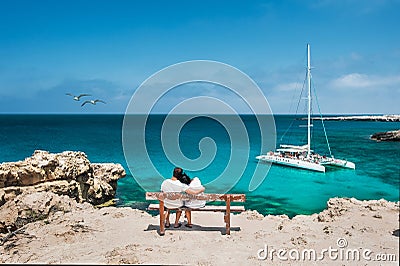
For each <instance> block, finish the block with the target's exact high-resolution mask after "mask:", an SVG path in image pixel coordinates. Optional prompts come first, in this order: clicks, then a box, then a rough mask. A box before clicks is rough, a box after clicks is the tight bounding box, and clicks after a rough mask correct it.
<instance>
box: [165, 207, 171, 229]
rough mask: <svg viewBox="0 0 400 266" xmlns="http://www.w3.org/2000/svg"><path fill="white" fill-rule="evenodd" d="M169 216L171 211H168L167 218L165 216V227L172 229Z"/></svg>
mask: <svg viewBox="0 0 400 266" xmlns="http://www.w3.org/2000/svg"><path fill="white" fill-rule="evenodd" d="M169 214H170V211H169V210H167V212H166V216H165V227H170V225H171V224H170V223H169Z"/></svg>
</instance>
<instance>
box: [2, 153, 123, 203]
mask: <svg viewBox="0 0 400 266" xmlns="http://www.w3.org/2000/svg"><path fill="white" fill-rule="evenodd" d="M125 175H126V173H125V170H124V168H123V167H122V166H121V164H114V163H90V161H89V160H88V158H87V156H86V154H85V153H83V152H74V151H65V152H62V153H49V152H47V151H41V150H36V151H35V152H34V154H33V155H32V156H31V157H28V158H26V159H25V160H23V161H18V162H8V163H2V164H0V206H1V205H3V204H5V202H7V201H9V200H11V199H13V198H15V197H16V196H18V195H19V194H22V193H23V192H27V193H29V192H42V191H52V192H54V193H56V194H58V195H67V196H69V197H71V198H73V199H75V200H76V201H78V202H85V201H87V202H89V203H91V204H95V205H97V204H102V203H104V202H106V201H108V200H110V199H112V198H113V197H114V196H115V192H116V189H117V181H118V179H120V178H122V177H124V176H125Z"/></svg>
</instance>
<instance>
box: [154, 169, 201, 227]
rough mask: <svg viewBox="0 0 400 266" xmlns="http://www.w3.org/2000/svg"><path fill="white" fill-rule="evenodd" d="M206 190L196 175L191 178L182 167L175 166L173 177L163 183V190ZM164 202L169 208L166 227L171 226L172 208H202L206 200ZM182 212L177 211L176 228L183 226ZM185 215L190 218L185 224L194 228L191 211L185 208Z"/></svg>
mask: <svg viewBox="0 0 400 266" xmlns="http://www.w3.org/2000/svg"><path fill="white" fill-rule="evenodd" d="M204 190H205V188H204V187H203V186H202V185H201V182H200V179H198V178H197V177H195V178H193V179H192V180H191V179H190V178H189V177H188V176H187V175H186V174H185V173H184V172H183V170H182V168H180V167H175V168H174V171H173V175H172V177H171V178H170V179H166V180H164V182H163V183H162V184H161V191H162V192H186V193H187V194H192V195H196V194H200V193H202V192H204ZM164 204H165V207H166V208H167V214H166V223H165V227H169V226H170V222H169V215H170V209H177V208H180V207H183V206H184V207H188V208H201V207H204V206H205V204H206V201H205V200H189V201H182V200H169V199H165V200H164ZM181 214H182V211H181V210H177V211H176V218H175V224H174V228H178V227H180V226H181V223H179V219H180V217H181ZM185 215H186V218H187V220H188V221H187V224H185V226H186V227H189V228H192V214H191V211H189V210H185Z"/></svg>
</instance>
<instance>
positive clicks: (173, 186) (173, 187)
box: [161, 179, 189, 209]
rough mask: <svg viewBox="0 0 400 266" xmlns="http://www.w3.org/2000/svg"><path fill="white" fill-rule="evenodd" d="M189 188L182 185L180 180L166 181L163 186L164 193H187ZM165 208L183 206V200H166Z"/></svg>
mask: <svg viewBox="0 0 400 266" xmlns="http://www.w3.org/2000/svg"><path fill="white" fill-rule="evenodd" d="M188 188H189V186H188V185H186V184H183V183H181V182H180V181H179V180H172V179H166V180H164V181H163V182H162V184H161V191H162V192H185V191H186V190H187V189H188ZM164 204H165V207H167V208H170V209H173V208H179V207H182V206H183V201H182V200H169V199H165V200H164Z"/></svg>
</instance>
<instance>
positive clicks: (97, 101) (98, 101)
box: [81, 99, 106, 106]
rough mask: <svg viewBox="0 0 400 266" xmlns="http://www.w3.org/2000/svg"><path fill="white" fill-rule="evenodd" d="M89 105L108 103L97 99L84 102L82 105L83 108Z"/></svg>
mask: <svg viewBox="0 0 400 266" xmlns="http://www.w3.org/2000/svg"><path fill="white" fill-rule="evenodd" d="M87 103H91V104H94V105H96V103H106V102H105V101H102V100H99V99H96V100H90V101H84V102H83V103H82V104H81V106H84V105H85V104H87Z"/></svg>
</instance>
